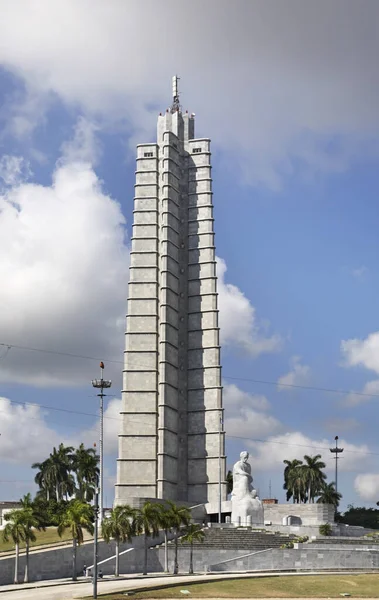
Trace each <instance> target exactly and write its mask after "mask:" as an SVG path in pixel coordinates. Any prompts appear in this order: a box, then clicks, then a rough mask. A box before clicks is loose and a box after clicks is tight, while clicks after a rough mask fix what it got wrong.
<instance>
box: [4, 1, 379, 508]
mask: <svg viewBox="0 0 379 600" xmlns="http://www.w3.org/2000/svg"><path fill="white" fill-rule="evenodd" d="M4 4H6V5H7V9H8V10H7V11H6V12H7V17H6V19H5V20H4V23H3V24H0V36H1V39H2V40H3V42H2V46H1V48H0V99H1V108H0V122H1V134H0V182H1V186H0V194H1V197H0V255H1V257H2V258H1V260H0V276H1V281H2V288H1V289H0V309H1V310H0V343H5V344H11V345H14V346H27V347H31V348H40V349H42V350H52V351H54V352H62V353H69V354H77V355H81V356H89V357H95V360H87V359H79V358H73V357H68V356H63V355H59V354H54V353H41V352H35V351H28V350H21V349H17V348H15V347H12V348H11V349H10V350H9V351H7V350H6V348H2V347H0V386H1V387H0V397H1V398H2V399H1V404H2V406H1V407H0V409H1V416H2V418H1V419H0V433H1V434H2V435H1V437H0V466H1V476H0V497H1V498H2V499H4V500H9V499H15V498H18V497H19V496H20V495H21V494H23V493H25V492H26V491H28V490H29V489H30V488H31V486H32V483H31V482H32V478H33V472H32V471H31V469H30V463H31V462H33V461H36V460H40V459H43V458H44V457H45V456H46V454H47V453H48V452H49V451H50V449H51V448H52V446H53V445H54V444H58V443H59V442H60V441H61V440H64V441H65V442H67V443H69V442H73V443H80V441H82V440H83V441H85V443H88V444H92V443H94V442H95V441H96V439H97V435H98V434H97V417H96V414H97V408H96V407H97V399H96V397H95V396H94V394H93V391H92V388H91V387H90V380H91V379H92V378H93V377H95V376H96V375H97V372H98V360H97V359H98V358H102V359H103V360H104V361H105V362H106V369H107V371H106V372H107V374H108V376H109V377H111V378H112V380H113V387H112V390H111V393H112V395H111V396H110V397H109V399H108V403H107V412H106V417H107V418H106V439H107V444H106V451H107V456H106V469H107V478H108V479H107V488H106V499H107V503H108V504H110V503H111V502H112V495H113V487H112V486H113V483H114V475H115V467H116V444H117V425H118V420H117V414H118V408H119V392H120V387H121V370H122V365H121V360H122V347H123V328H124V316H125V315H124V312H125V307H126V290H127V276H128V275H127V273H128V244H129V236H130V233H131V223H132V210H133V205H132V198H133V185H134V169H135V164H134V147H135V144H136V143H138V142H149V141H153V140H154V139H155V124H156V119H157V115H158V113H159V112H160V111H163V110H165V108H166V107H167V106H168V104H169V102H170V85H171V79H170V78H171V75H173V74H174V73H178V74H179V75H180V76H181V80H180V89H181V94H182V95H181V98H182V104H183V108H184V109H185V108H188V109H189V110H191V111H192V110H193V111H194V112H195V113H196V129H197V135H198V137H203V136H206V137H208V136H209V137H211V138H212V149H213V180H214V205H215V219H216V222H215V229H216V246H217V255H218V257H220V259H221V260H220V261H219V266H218V274H219V279H220V280H219V293H220V319H221V335H222V342H223V354H222V363H223V374H224V385H225V407H226V433H227V455H228V464H229V466H230V465H231V464H232V463H233V461H234V460H235V459H236V457H237V455H238V453H239V452H240V451H241V450H242V449H244V448H247V449H248V450H249V451H250V453H251V463H252V470H253V474H254V480H255V484H256V487H258V488H259V491H260V494H261V496H267V494H268V489H269V482H270V481H271V485H272V492H273V494H274V495H276V496H277V497H279V499H281V500H282V499H283V492H282V471H283V469H282V461H283V459H284V458H295V457H302V456H303V455H304V454H305V453H311V454H315V453H318V452H319V453H321V454H322V456H323V458H324V459H325V460H326V462H327V465H328V475H330V477H331V479H333V464H332V461H331V455H330V452H329V451H328V447H329V446H330V445H331V444H333V440H334V436H335V435H337V434H338V435H339V436H340V438H341V440H342V441H341V445H343V447H344V448H345V452H344V454H343V459H342V460H341V473H340V489H341V491H342V492H343V495H344V500H343V505H344V506H346V505H347V504H348V503H351V502H354V503H355V504H367V505H368V506H369V505H372V504H373V503H375V502H376V501H377V500H379V468H378V464H379V462H378V460H379V444H378V443H377V427H376V419H377V403H378V400H379V332H378V329H379V328H378V317H377V297H378V292H379V273H378V268H377V256H378V254H379V248H378V246H379V237H378V234H377V232H378V221H379V212H378V208H377V196H378V187H379V175H378V168H377V164H378V156H379V155H378V129H379V110H378V108H377V107H378V106H379V104H378V100H379V85H378V84H379V79H378V74H377V69H376V64H375V60H376V59H375V56H376V55H377V50H378V48H377V45H378V42H377V41H376V40H375V33H376V31H375V28H376V25H375V23H378V22H379V21H378V16H379V15H378V12H379V8H378V5H377V4H376V3H375V2H370V1H369V0H368V1H367V2H366V3H365V11H361V10H358V8H359V7H358V5H357V4H356V3H355V2H353V1H351V2H350V1H348V0H345V2H340V1H339V0H335V1H334V2H332V3H330V2H321V3H319V5H318V7H317V10H316V9H315V7H314V6H313V3H311V2H301V3H300V4H299V2H298V1H297V0H287V1H286V2H285V3H283V4H281V5H280V7H279V5H278V4H277V3H275V2H272V1H271V0H265V1H264V2H263V0H256V1H253V0H251V1H250V2H245V1H244V0H238V1H236V2H235V3H233V4H230V3H228V2H226V1H224V0H218V1H217V2H216V1H213V0H209V2H208V3H207V7H206V8H204V7H202V15H203V18H202V20H201V22H198V20H196V14H197V10H200V6H201V4H200V2H197V0H195V1H194V2H193V4H192V9H191V11H190V14H189V13H188V7H186V5H185V3H184V2H179V3H178V2H175V3H173V2H171V0H166V2H164V3H163V4H162V6H161V7H160V10H158V9H157V4H156V3H154V2H150V1H147V2H145V3H144V7H143V8H141V6H140V5H139V3H138V2H136V1H134V0H130V1H129V2H127V3H125V4H121V3H117V2H109V3H107V4H105V3H103V2H100V1H97V0H91V2H89V1H87V0H83V2H81V3H80V5H79V4H78V3H75V2H74V1H73V0H66V1H65V2H59V1H58V2H56V3H49V2H45V1H43V0H40V1H39V2H23V1H21V0H20V2H19V3H12V2H7V1H5V2H4ZM174 6H175V8H176V10H175V11H174V12H172V10H171V9H172V8H173V7H174ZM283 6H285V7H286V10H285V11H284V12H283V13H282V14H281V15H278V12H279V13H281V12H282V10H283V9H282V7H283ZM144 11H146V12H145V13H144ZM89 15H91V18H90V19H88V18H89ZM146 15H148V17H147V18H145V17H146ZM168 16H170V18H169V19H168ZM278 16H281V18H280V19H278V18H277V17H278ZM142 22H143V23H144V27H142V25H141V24H142ZM168 23H169V24H170V26H171V27H172V30H171V32H169V31H168V29H167V28H168ZM333 24H334V26H331V25H333ZM337 25H338V27H337ZM194 31H196V32H197V38H196V39H197V40H198V41H199V43H198V42H196V43H195V42H194V40H195V38H194V37H193V32H194ZM168 33H170V35H171V38H169V37H167V36H168ZM164 34H167V35H166V37H165V35H164ZM200 42H201V43H200ZM172 47H175V53H173V52H172ZM112 361H113V362H112ZM259 382H261V383H259ZM262 382H266V383H262ZM278 383H282V384H286V385H285V386H283V385H282V387H279V386H278ZM291 386H295V387H291ZM296 386H300V387H296ZM307 388H316V389H307ZM323 389H332V390H342V392H343V393H336V392H325V391H322V390H323ZM354 392H359V393H361V394H362V395H358V394H355V395H354ZM365 394H366V395H365ZM370 394H371V396H370ZM22 403H26V404H24V405H23V404H22ZM45 407H50V409H49V408H45ZM53 409H59V410H53ZM66 411H73V412H66ZM78 412H79V413H87V414H78ZM240 438H243V439H240ZM258 440H260V441H258Z"/></svg>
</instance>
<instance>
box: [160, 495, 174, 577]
mask: <svg viewBox="0 0 379 600" xmlns="http://www.w3.org/2000/svg"><path fill="white" fill-rule="evenodd" d="M156 506H157V507H158V511H159V527H161V528H162V529H163V531H164V572H165V573H168V570H169V569H168V532H169V531H171V529H172V520H171V516H170V512H169V510H168V509H167V507H166V506H165V505H164V504H157V505H156Z"/></svg>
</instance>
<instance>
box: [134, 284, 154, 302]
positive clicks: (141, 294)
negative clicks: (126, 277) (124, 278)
mask: <svg viewBox="0 0 379 600" xmlns="http://www.w3.org/2000/svg"><path fill="white" fill-rule="evenodd" d="M128 287H129V289H128V292H129V298H132V299H133V298H143V299H145V298H158V284H157V283H153V282H151V283H135V282H129V286H128Z"/></svg>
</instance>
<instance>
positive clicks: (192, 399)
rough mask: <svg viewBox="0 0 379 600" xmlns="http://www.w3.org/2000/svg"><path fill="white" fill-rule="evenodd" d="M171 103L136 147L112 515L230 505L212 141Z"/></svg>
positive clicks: (176, 100) (176, 103) (191, 117)
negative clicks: (152, 507) (185, 505)
mask: <svg viewBox="0 0 379 600" xmlns="http://www.w3.org/2000/svg"><path fill="white" fill-rule="evenodd" d="M172 95H173V99H172V106H171V108H170V109H168V110H167V112H166V113H165V114H163V115H160V116H159V117H158V132H157V142H156V143H151V144H140V145H138V146H137V170H136V184H135V198H134V222H133V235H132V251H131V264H130V281H129V292H128V307H127V318H126V344H125V366H124V377H123V392H122V408H121V430H120V435H119V458H118V465H117V467H118V468H117V483H116V499H115V504H125V503H127V504H131V505H134V506H137V505H139V504H140V503H141V500H145V499H156V498H158V499H170V500H173V501H179V502H189V503H191V504H197V503H202V502H204V503H205V502H217V501H218V500H219V499H220V496H221V499H222V500H225V499H226V484H225V456H224V454H225V452H224V432H223V426H222V421H223V419H222V414H223V408H222V388H221V366H220V343H219V327H218V309H217V278H216V263H215V243H214V229H213V221H214V219H213V204H212V179H211V153H210V140H209V139H206V138H200V139H195V135H194V134H195V119H194V116H195V115H194V114H191V115H189V114H188V113H185V114H184V113H182V110H181V107H180V103H179V95H178V78H177V77H174V78H173V94H172ZM220 457H221V458H220ZM220 481H221V486H220ZM220 492H221V493H220Z"/></svg>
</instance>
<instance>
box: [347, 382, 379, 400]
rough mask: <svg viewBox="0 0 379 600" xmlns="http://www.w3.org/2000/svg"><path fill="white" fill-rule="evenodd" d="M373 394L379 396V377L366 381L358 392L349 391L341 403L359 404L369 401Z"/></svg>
mask: <svg viewBox="0 0 379 600" xmlns="http://www.w3.org/2000/svg"><path fill="white" fill-rule="evenodd" d="M375 396H379V379H373V380H372V381H368V382H367V383H366V384H365V385H364V387H363V389H362V391H361V392H360V393H357V392H350V394H348V395H347V396H346V397H345V398H344V400H343V404H345V405H346V406H358V405H359V404H364V403H365V402H369V401H370V400H372V398H373V397H375Z"/></svg>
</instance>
